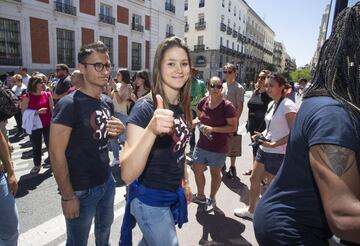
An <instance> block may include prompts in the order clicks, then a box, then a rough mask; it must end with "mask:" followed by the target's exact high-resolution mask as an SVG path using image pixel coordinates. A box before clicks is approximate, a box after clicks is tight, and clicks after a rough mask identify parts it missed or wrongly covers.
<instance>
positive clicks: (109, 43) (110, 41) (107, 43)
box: [100, 36, 114, 63]
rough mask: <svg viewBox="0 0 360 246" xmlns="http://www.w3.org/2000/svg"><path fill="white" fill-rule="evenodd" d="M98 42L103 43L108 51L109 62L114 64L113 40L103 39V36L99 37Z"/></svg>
mask: <svg viewBox="0 0 360 246" xmlns="http://www.w3.org/2000/svg"><path fill="white" fill-rule="evenodd" d="M100 41H101V42H103V43H104V44H105V45H106V47H107V48H108V49H109V57H110V62H111V63H114V57H113V54H114V48H113V39H112V38H109V37H104V36H100Z"/></svg>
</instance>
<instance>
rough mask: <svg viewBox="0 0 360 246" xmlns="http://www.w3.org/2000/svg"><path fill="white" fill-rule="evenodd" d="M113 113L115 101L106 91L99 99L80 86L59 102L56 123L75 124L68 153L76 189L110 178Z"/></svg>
mask: <svg viewBox="0 0 360 246" xmlns="http://www.w3.org/2000/svg"><path fill="white" fill-rule="evenodd" d="M112 115H114V106H113V104H112V101H111V99H110V98H109V97H108V96H106V95H103V94H102V95H101V98H100V99H96V98H93V97H90V96H88V95H86V94H84V93H83V92H81V91H79V90H77V91H75V92H73V93H71V94H69V95H66V96H65V97H63V98H62V99H61V101H59V103H58V104H57V105H56V107H55V110H54V114H53V123H57V124H62V125H66V126H68V127H71V128H72V131H71V135H70V139H69V144H68V146H67V148H66V152H65V155H66V159H67V162H68V167H69V173H70V180H71V184H72V186H73V189H74V190H84V189H89V188H91V187H94V186H97V185H100V184H103V183H104V182H105V181H106V180H107V179H108V178H109V175H110V166H109V155H108V147H107V142H108V135H107V134H108V132H107V130H106V123H107V121H108V120H110V119H111V116H112ZM55 137H56V136H55Z"/></svg>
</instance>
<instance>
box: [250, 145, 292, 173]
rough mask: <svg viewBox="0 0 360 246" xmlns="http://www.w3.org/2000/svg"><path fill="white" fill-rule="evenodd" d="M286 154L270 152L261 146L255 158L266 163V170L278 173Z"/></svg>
mask: <svg viewBox="0 0 360 246" xmlns="http://www.w3.org/2000/svg"><path fill="white" fill-rule="evenodd" d="M284 156H285V155H284V154H277V153H268V152H265V151H263V150H261V149H260V148H259V149H258V151H257V152H256V157H255V160H256V161H257V162H260V163H262V164H264V168H265V171H267V172H268V173H270V174H272V175H276V174H277V172H278V171H279V169H280V167H281V164H282V162H283V160H284Z"/></svg>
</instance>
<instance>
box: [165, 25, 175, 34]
mask: <svg viewBox="0 0 360 246" xmlns="http://www.w3.org/2000/svg"><path fill="white" fill-rule="evenodd" d="M171 36H174V27H173V26H172V25H169V24H167V25H166V37H171Z"/></svg>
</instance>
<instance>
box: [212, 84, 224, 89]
mask: <svg viewBox="0 0 360 246" xmlns="http://www.w3.org/2000/svg"><path fill="white" fill-rule="evenodd" d="M209 87H210V88H211V89H215V88H216V89H221V88H223V86H222V84H214V83H210V84H209Z"/></svg>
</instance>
